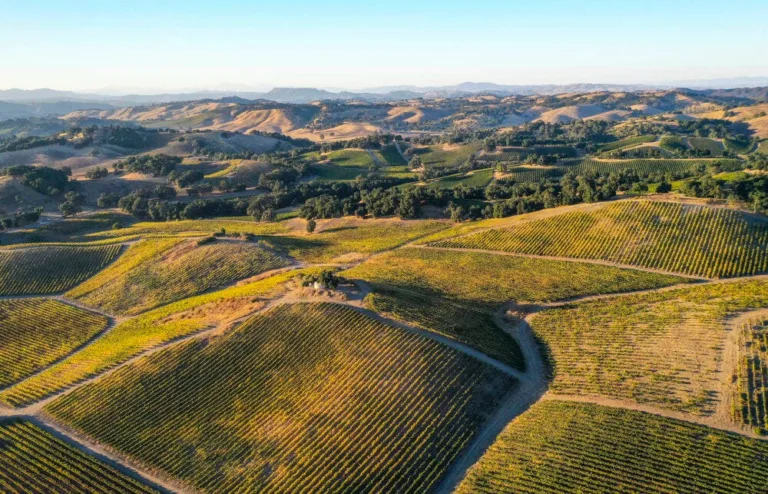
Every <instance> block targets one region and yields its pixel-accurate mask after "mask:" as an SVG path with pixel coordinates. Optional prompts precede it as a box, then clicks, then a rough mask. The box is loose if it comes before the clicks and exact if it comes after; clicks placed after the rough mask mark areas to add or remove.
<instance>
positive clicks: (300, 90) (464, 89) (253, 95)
mask: <svg viewBox="0 0 768 494" xmlns="http://www.w3.org/2000/svg"><path fill="white" fill-rule="evenodd" d="M686 82H687V83H686ZM759 86H768V77H743V78H730V79H712V80H711V81H709V82H708V81H706V80H701V81H681V83H676V84H666V85H665V84H658V85H651V84H599V83H576V84H527V85H510V84H497V83H493V82H462V83H460V84H454V85H445V86H425V87H422V86H413V85H402V86H383V87H373V88H367V89H361V90H354V91H350V90H344V91H329V90H326V89H319V88H314V87H275V88H273V89H271V90H270V91H267V92H258V91H238V90H204V91H194V92H180V93H159V94H146V95H145V94H125V95H119V96H114V95H105V94H97V93H78V92H73V91H60V90H55V89H47V88H41V89H31V90H27V89H5V90H0V101H4V102H7V103H42V102H61V101H70V102H78V103H89V102H94V103H98V104H100V105H102V106H105V105H109V106H112V107H121V106H135V105H141V104H155V103H172V102H178V101H195V100H202V99H221V98H227V97H239V98H242V99H246V100H260V99H265V100H270V101H275V102H278V103H310V102H313V101H319V100H342V101H349V100H363V101H369V102H376V101H399V100H405V99H413V98H450V97H462V96H468V95H472V94H476V93H488V94H495V95H498V96H509V95H521V96H530V95H536V94H541V95H556V94H564V93H585V92H598V91H608V92H623V91H630V92H633V91H648V90H665V89H674V88H683V87H685V88H691V89H697V90H708V89H713V90H714V89H717V90H728V89H731V88H739V89H744V88H750V89H751V88H755V87H759Z"/></svg>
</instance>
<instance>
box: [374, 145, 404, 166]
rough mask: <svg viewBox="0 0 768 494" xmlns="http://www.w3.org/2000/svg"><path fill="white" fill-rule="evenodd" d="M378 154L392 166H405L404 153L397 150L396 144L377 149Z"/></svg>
mask: <svg viewBox="0 0 768 494" xmlns="http://www.w3.org/2000/svg"><path fill="white" fill-rule="evenodd" d="M376 156H377V157H378V158H379V159H380V160H381V161H382V162H384V163H386V164H388V165H390V166H405V165H407V164H408V163H406V162H405V160H404V159H403V157H402V155H401V154H400V153H399V152H398V151H397V148H396V147H395V145H394V144H389V145H387V146H384V147H382V148H381V149H379V150H377V151H376Z"/></svg>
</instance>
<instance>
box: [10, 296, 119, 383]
mask: <svg viewBox="0 0 768 494" xmlns="http://www.w3.org/2000/svg"><path fill="white" fill-rule="evenodd" d="M106 326H107V318H106V317H104V316H101V315H97V314H93V313H91V312H87V311H84V310H82V309H78V308H76V307H72V306H71V305H67V304H64V303H61V302H59V301H56V300H48V299H18V300H0V388H4V387H6V386H8V385H10V384H13V383H15V382H17V381H19V380H21V379H23V378H25V377H27V376H29V375H30V374H33V373H34V372H36V371H38V370H40V369H42V368H44V367H45V366H46V365H49V364H50V363H52V362H54V361H56V360H58V359H59V358H61V357H63V356H65V355H67V354H68V353H69V352H71V351H72V350H74V349H75V348H77V347H78V346H80V345H82V344H83V343H85V342H86V341H88V340H89V339H90V338H92V337H93V336H94V335H96V334H98V333H99V332H100V331H102V330H103V329H104V328H105V327H106Z"/></svg>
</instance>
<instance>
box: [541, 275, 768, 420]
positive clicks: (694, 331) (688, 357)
mask: <svg viewBox="0 0 768 494" xmlns="http://www.w3.org/2000/svg"><path fill="white" fill-rule="evenodd" d="M766 306H768V283H766V282H765V280H761V279H758V280H748V281H734V282H731V283H714V284H712V283H710V284H705V285H692V286H689V287H684V288H679V289H674V290H668V291H662V292H653V293H643V294H634V295H626V296H622V297H616V298H610V299H605V300H596V301H587V302H580V303H574V304H571V305H568V306H565V307H561V308H552V309H548V310H546V311H544V312H542V313H540V314H537V315H536V316H535V317H534V318H533V320H532V322H531V327H532V328H533V330H534V332H535V333H536V335H537V337H538V338H539V339H540V340H541V341H543V343H544V345H545V347H546V348H548V352H549V354H550V358H551V361H552V365H553V369H554V381H553V382H552V384H551V386H550V387H551V389H552V391H553V392H556V393H566V394H580V395H597V396H607V397H610V398H619V399H628V400H633V401H636V402H639V403H648V404H653V405H656V406H661V407H664V408H668V409H673V410H680V411H684V412H687V413H691V414H695V415H711V414H712V413H714V411H715V407H716V406H717V404H718V403H719V402H721V401H722V400H723V399H724V398H725V397H724V396H722V393H721V391H722V387H721V381H720V372H721V370H722V369H720V365H721V364H720V363H721V361H722V360H723V358H724V346H725V339H726V338H727V335H728V332H727V329H728V328H727V324H728V320H729V318H731V317H734V316H736V315H738V314H739V313H740V312H744V311H748V310H754V309H759V308H761V307H766ZM724 372H731V370H724Z"/></svg>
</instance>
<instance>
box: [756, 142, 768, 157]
mask: <svg viewBox="0 0 768 494" xmlns="http://www.w3.org/2000/svg"><path fill="white" fill-rule="evenodd" d="M756 152H758V153H762V154H768V139H763V140H762V141H760V144H758V145H757V149H756Z"/></svg>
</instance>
